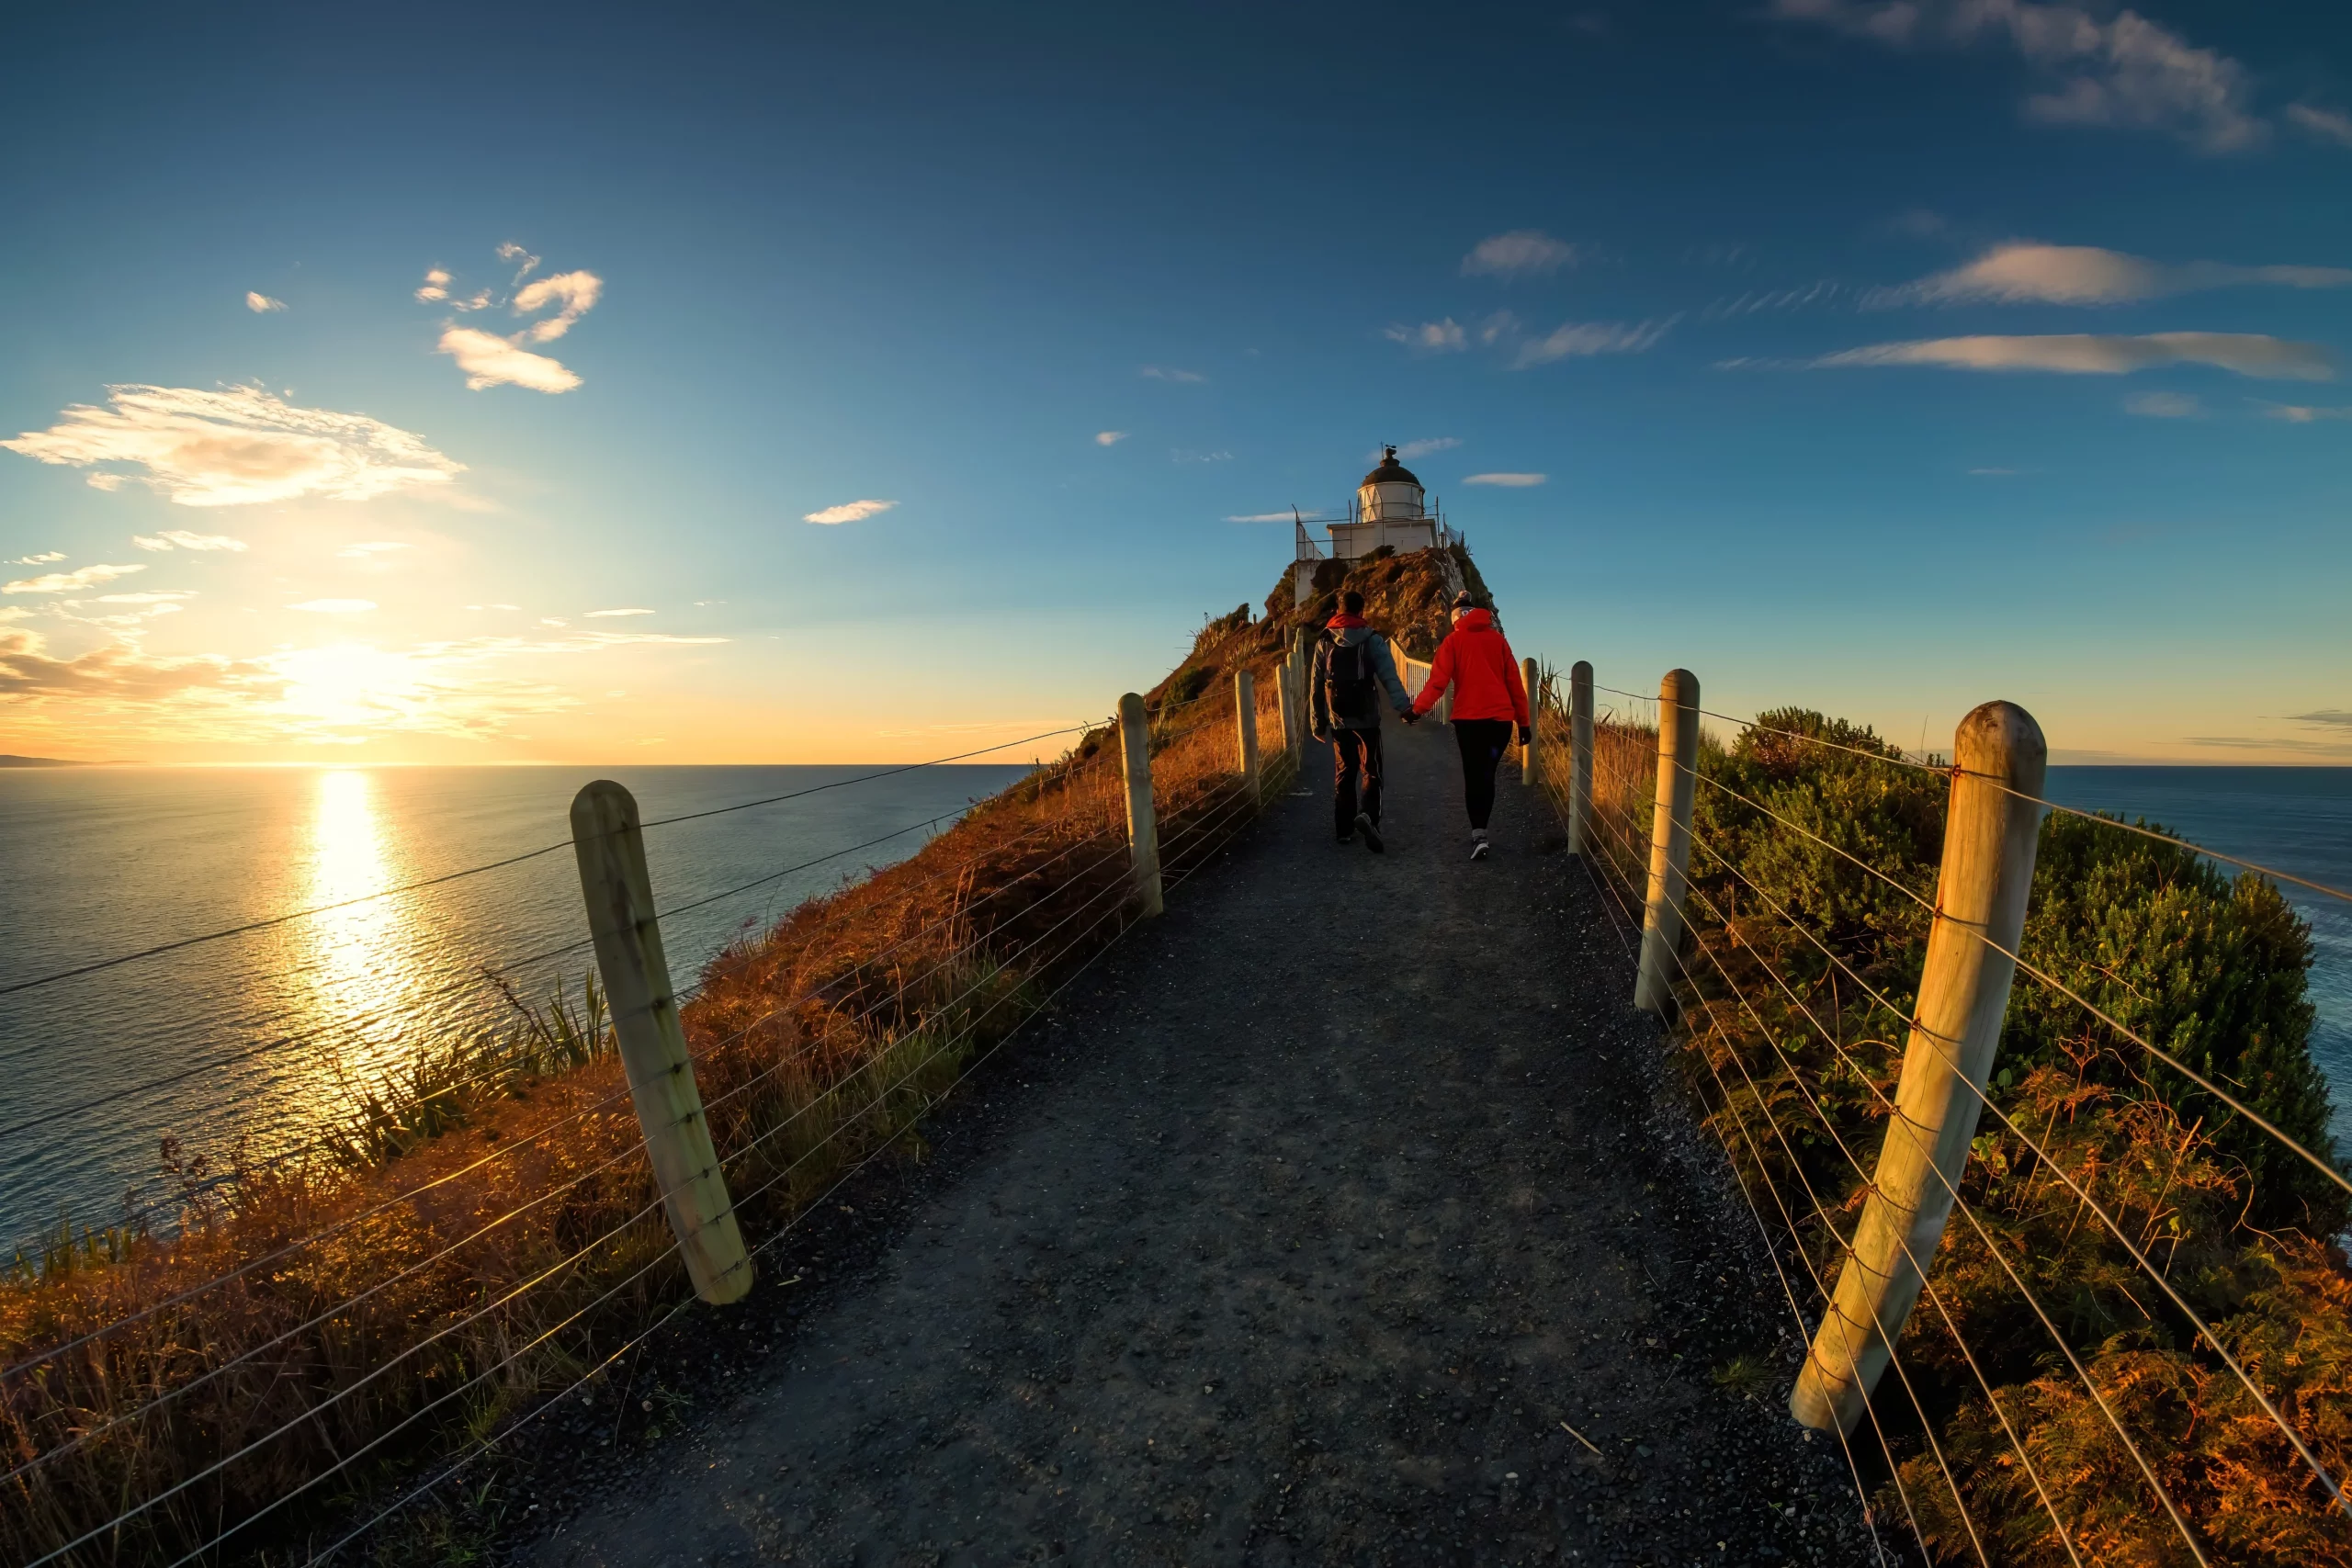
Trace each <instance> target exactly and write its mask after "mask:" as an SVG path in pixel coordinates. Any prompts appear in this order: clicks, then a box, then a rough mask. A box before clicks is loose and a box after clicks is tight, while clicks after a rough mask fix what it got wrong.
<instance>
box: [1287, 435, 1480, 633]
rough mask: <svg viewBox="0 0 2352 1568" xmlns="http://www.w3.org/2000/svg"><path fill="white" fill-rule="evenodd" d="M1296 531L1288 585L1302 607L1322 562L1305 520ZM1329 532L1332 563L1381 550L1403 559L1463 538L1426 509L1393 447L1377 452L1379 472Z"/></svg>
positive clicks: (1366, 481)
mask: <svg viewBox="0 0 2352 1568" xmlns="http://www.w3.org/2000/svg"><path fill="white" fill-rule="evenodd" d="M1296 526H1297V539H1296V547H1297V552H1298V553H1297V563H1296V565H1295V567H1294V569H1293V573H1294V577H1293V581H1294V584H1295V592H1296V594H1297V602H1298V603H1299V604H1306V601H1307V598H1308V596H1309V595H1311V594H1312V593H1313V592H1314V591H1315V590H1314V581H1315V569H1316V567H1317V566H1318V565H1319V564H1321V562H1322V561H1323V560H1324V559H1325V558H1326V557H1325V555H1324V552H1323V550H1322V549H1321V548H1320V547H1317V544H1316V542H1315V540H1314V538H1313V536H1310V535H1309V534H1308V533H1307V531H1306V519H1305V518H1300V519H1298V521H1297V525H1296ZM1329 527H1330V544H1331V548H1330V554H1329V559H1332V560H1361V559H1363V558H1364V557H1366V556H1368V555H1370V554H1372V553H1373V552H1374V550H1378V549H1383V548H1386V549H1393V550H1395V551H1396V552H1397V554H1398V555H1406V554H1408V553H1410V552H1411V551H1414V550H1429V549H1436V548H1438V547H1441V546H1450V545H1458V544H1460V543H1462V536H1461V535H1459V534H1457V533H1455V532H1454V531H1453V529H1451V528H1449V527H1447V526H1446V525H1445V518H1444V515H1443V514H1442V513H1440V512H1438V511H1437V510H1435V509H1434V508H1432V507H1431V506H1430V504H1429V499H1428V492H1427V491H1424V490H1423V489H1422V488H1421V481H1420V479H1419V478H1417V477H1416V476H1415V475H1414V473H1413V470H1412V469H1410V468H1407V467H1406V466H1405V465H1404V464H1402V463H1400V462H1398V461H1397V448H1396V447H1394V446H1383V447H1382V448H1381V453H1380V463H1379V466H1378V467H1376V468H1374V469H1373V470H1372V472H1370V473H1368V474H1366V475H1364V477H1363V483H1361V484H1359V485H1357V486H1356V493H1355V499H1354V500H1353V501H1351V502H1349V504H1348V516H1347V521H1345V522H1344V523H1343V522H1340V521H1339V520H1337V519H1336V518H1335V519H1334V520H1333V521H1332V522H1331V524H1330V525H1329ZM1447 564H1448V566H1449V567H1451V565H1452V563H1451V562H1448V563H1447ZM1448 575H1449V576H1451V575H1452V573H1451V572H1449V573H1448Z"/></svg>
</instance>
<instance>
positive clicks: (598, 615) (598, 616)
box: [588, 605, 653, 621]
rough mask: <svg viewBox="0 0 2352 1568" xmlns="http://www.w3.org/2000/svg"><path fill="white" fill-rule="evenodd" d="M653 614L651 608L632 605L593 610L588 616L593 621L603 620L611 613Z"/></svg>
mask: <svg viewBox="0 0 2352 1568" xmlns="http://www.w3.org/2000/svg"><path fill="white" fill-rule="evenodd" d="M651 614H653V612H652V611H650V610H644V609H639V608H638V607H637V606H636V605H630V606H629V607H628V608H627V609H622V610H591V611H589V612H588V618H589V619H590V620H592V621H601V620H604V619H605V618H606V617H607V616H611V615H651Z"/></svg>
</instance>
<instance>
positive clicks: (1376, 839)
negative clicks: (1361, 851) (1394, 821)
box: [1356, 811, 1388, 854]
mask: <svg viewBox="0 0 2352 1568" xmlns="http://www.w3.org/2000/svg"><path fill="white" fill-rule="evenodd" d="M1356 834H1357V836H1358V837H1360V838H1361V839H1363V847H1364V848H1365V849H1368V850H1370V851H1371V852H1373V853H1374V854H1380V853H1383V852H1385V851H1386V850H1387V848H1388V845H1387V844H1386V842H1385V841H1384V840H1382V839H1381V837H1380V824H1379V823H1377V822H1374V820H1373V819H1372V818H1369V817H1367V816H1365V815H1364V814H1363V812H1361V811H1359V812H1357V813H1356Z"/></svg>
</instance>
